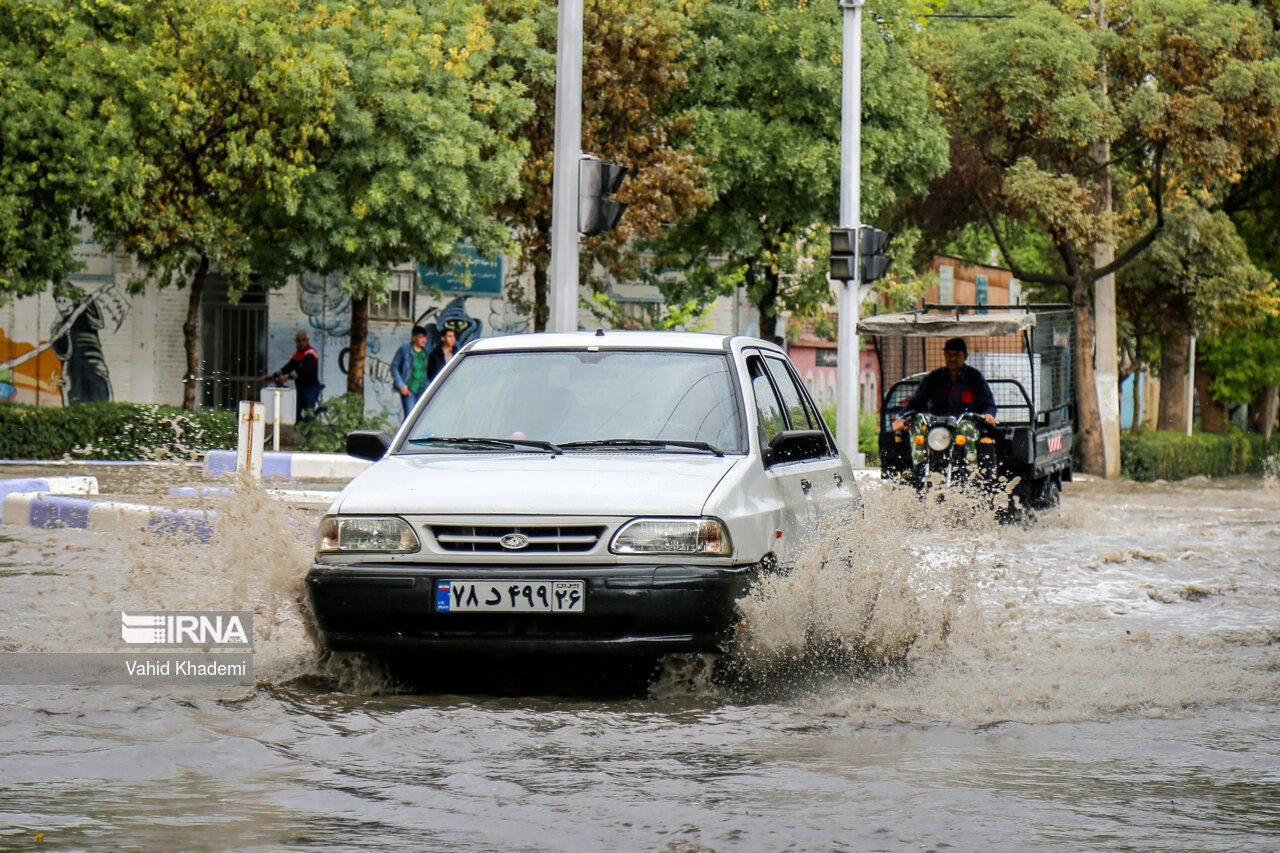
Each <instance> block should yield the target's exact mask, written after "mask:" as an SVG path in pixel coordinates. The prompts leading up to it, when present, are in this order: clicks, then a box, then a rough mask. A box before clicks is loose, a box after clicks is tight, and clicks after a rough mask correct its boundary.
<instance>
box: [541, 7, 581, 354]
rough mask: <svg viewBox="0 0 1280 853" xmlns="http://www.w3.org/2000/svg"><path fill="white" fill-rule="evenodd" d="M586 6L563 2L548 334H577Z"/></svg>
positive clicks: (558, 41)
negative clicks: (583, 40) (583, 44)
mask: <svg viewBox="0 0 1280 853" xmlns="http://www.w3.org/2000/svg"><path fill="white" fill-rule="evenodd" d="M582 2H583V0H560V10H559V21H558V30H557V35H556V131H555V159H554V162H553V165H552V168H553V176H552V179H551V265H550V269H549V270H548V276H549V278H550V279H551V282H550V287H548V294H547V302H548V307H549V308H550V317H549V318H548V320H547V330H548V331H551V332H576V331H577V330H578V159H579V157H580V156H581V154H582Z"/></svg>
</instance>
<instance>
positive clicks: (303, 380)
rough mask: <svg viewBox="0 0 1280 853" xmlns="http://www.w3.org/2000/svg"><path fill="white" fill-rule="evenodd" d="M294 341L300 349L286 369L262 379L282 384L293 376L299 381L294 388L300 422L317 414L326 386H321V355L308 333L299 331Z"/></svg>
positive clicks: (283, 368) (286, 365)
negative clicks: (321, 395)
mask: <svg viewBox="0 0 1280 853" xmlns="http://www.w3.org/2000/svg"><path fill="white" fill-rule="evenodd" d="M293 340H294V343H295V344H296V345H297V347H298V350H297V352H295V353H294V354H293V357H292V358H290V359H289V360H288V361H287V362H285V365H284V367H282V368H280V369H279V370H277V371H276V372H275V373H269V374H267V375H266V376H264V377H262V378H263V379H274V380H276V381H277V382H281V381H283V380H286V379H288V378H289V377H291V376H292V377H293V378H294V379H296V380H297V382H296V384H295V385H294V387H295V388H297V393H298V420H299V421H301V420H304V419H306V418H310V417H311V416H312V415H313V414H315V408H316V402H317V401H318V400H319V399H320V391H321V390H323V388H324V385H322V384H320V354H319V353H318V352H316V349H315V347H313V346H311V340H310V338H308V336H307V333H306V332H304V331H302V330H299V331H298V334H297V335H296V336H295V337H294V339H293Z"/></svg>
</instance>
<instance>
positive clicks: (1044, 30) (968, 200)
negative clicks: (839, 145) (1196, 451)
mask: <svg viewBox="0 0 1280 853" xmlns="http://www.w3.org/2000/svg"><path fill="white" fill-rule="evenodd" d="M1002 8H1006V9H1008V10H1009V11H1010V12H1011V13H1012V14H1013V17H1012V18H1009V19H1003V20H998V21H984V22H982V23H972V24H959V25H955V26H951V27H947V28H945V29H944V28H941V27H935V28H931V30H930V32H931V33H932V34H933V36H934V37H935V38H936V39H937V43H936V45H935V47H934V49H932V50H930V51H928V53H927V54H922V55H925V56H927V57H929V67H930V71H931V74H932V77H933V79H934V80H935V81H936V84H937V97H938V99H939V102H940V103H941V105H942V108H943V110H944V112H945V114H946V117H947V123H948V127H949V129H950V131H951V136H952V152H953V157H952V164H953V166H952V171H951V172H950V173H949V174H948V176H947V178H946V183H948V184H949V192H948V196H949V197H950V198H951V199H953V200H963V205H964V206H963V207H956V208H953V209H954V210H955V213H956V214H958V215H960V216H962V220H963V221H970V220H978V221H985V222H986V223H987V224H988V226H989V227H990V228H991V229H992V232H993V236H994V237H995V238H996V240H997V243H998V244H999V245H1000V246H1001V252H1002V255H1003V257H1004V260H1005V264H1006V266H1009V267H1010V268H1011V269H1012V270H1013V272H1014V274H1015V275H1016V276H1017V277H1018V278H1019V279H1021V280H1023V281H1026V282H1030V283H1039V284H1045V285H1059V286H1062V287H1064V288H1065V289H1066V290H1067V292H1068V295H1069V299H1070V301H1071V303H1072V305H1073V308H1074V312H1075V316H1076V322H1077V349H1076V353H1075V355H1076V357H1075V358H1074V359H1073V364H1074V369H1075V377H1074V379H1075V385H1076V388H1077V393H1078V402H1079V409H1078V414H1079V420H1080V436H1079V438H1080V445H1081V452H1082V455H1083V457H1084V467H1085V470H1086V471H1090V472H1093V473H1101V472H1102V471H1103V470H1104V468H1103V458H1102V434H1101V421H1100V417H1099V410H1098V401H1097V398H1096V395H1095V394H1093V393H1091V389H1093V388H1094V387H1095V382H1094V367H1093V360H1092V352H1093V346H1094V342H1095V327H1094V316H1093V288H1094V284H1095V282H1097V281H1098V279H1100V278H1102V277H1103V276H1105V275H1108V274H1111V273H1114V272H1116V271H1118V270H1120V269H1122V268H1124V267H1125V266H1126V265H1127V264H1129V263H1130V262H1132V261H1133V260H1134V259H1135V258H1136V257H1138V255H1139V254H1140V253H1141V252H1142V251H1143V250H1144V249H1145V248H1146V247H1147V246H1149V245H1150V244H1151V242H1152V241H1153V240H1154V239H1155V236H1156V234H1157V232H1158V230H1159V229H1160V227H1161V226H1162V225H1163V222H1164V210H1165V206H1166V194H1167V193H1168V192H1169V191H1170V190H1171V189H1172V190H1174V191H1179V190H1181V189H1182V188H1185V187H1208V188H1218V187H1221V186H1223V185H1224V184H1225V183H1226V182H1229V181H1231V180H1233V179H1234V178H1236V177H1237V176H1238V175H1239V174H1240V173H1241V172H1242V171H1243V170H1244V169H1246V168H1247V167H1248V166H1249V165H1250V164H1251V163H1252V162H1254V161H1256V160H1257V159H1258V158H1259V157H1260V156H1262V155H1263V154H1264V152H1266V151H1268V150H1270V149H1271V148H1272V146H1273V144H1274V140H1275V138H1276V135H1277V131H1278V130H1280V85H1278V84H1280V66H1278V65H1277V62H1276V58H1275V50H1274V47H1275V45H1274V35H1273V33H1274V27H1273V25H1272V22H1271V21H1270V19H1269V18H1267V17H1266V15H1265V14H1264V13H1263V12H1261V11H1259V10H1257V9H1253V8H1249V7H1247V6H1241V5H1235V4H1227V3H1215V2H1212V0H1131V2H1123V3H1121V2H1117V3H1109V4H1107V18H1108V19H1109V20H1111V21H1112V22H1114V23H1113V24H1112V25H1111V26H1110V28H1100V27H1098V26H1097V24H1096V19H1095V18H1093V17H1092V16H1091V14H1090V6H1089V4H1086V3H1085V2H1084V1H1083V0H1074V2H1067V3H1062V4H1054V5H1050V4H1044V3H1027V2H1022V0H1014V2H1009V3H1006V4H1002ZM1104 59H1105V63H1104ZM1104 83H1105V85H1104ZM1107 141H1109V142H1110V151H1111V152H1112V153H1111V159H1110V160H1109V161H1108V162H1107V163H1105V164H1103V167H1100V165H1099V163H1098V160H1097V159H1096V156H1097V152H1098V150H1099V149H1098V146H1099V144H1100V143H1102V142H1107ZM1112 177H1114V178H1115V184H1114V193H1113V195H1114V198H1115V200H1116V205H1115V212H1114V213H1108V212H1107V211H1108V210H1109V208H1110V205H1109V204H1107V199H1108V198H1110V197H1112V192H1113V191H1112V189H1111V187H1112V185H1111V183H1110V181H1111V178H1112ZM1023 221H1030V222H1033V223H1035V224H1036V225H1037V227H1038V228H1040V229H1042V230H1043V231H1044V233H1046V234H1047V235H1048V236H1049V237H1050V239H1051V240H1052V242H1053V245H1054V248H1055V250H1056V253H1057V255H1058V262H1059V264H1060V266H1059V268H1058V270H1056V271H1054V272H1052V273H1045V272H1038V271H1034V270H1030V269H1025V268H1023V267H1022V266H1020V265H1019V263H1018V262H1017V259H1016V258H1015V257H1013V255H1012V253H1011V251H1010V249H1009V245H1008V241H1006V239H1005V237H1004V235H1003V233H1002V231H1001V229H1000V227H999V223H1008V222H1014V223H1016V222H1023ZM1116 234H1121V235H1127V238H1128V239H1127V240H1126V242H1125V243H1123V244H1122V246H1121V248H1120V250H1119V251H1118V252H1116V254H1115V256H1114V260H1112V261H1111V262H1110V263H1106V264H1105V265H1102V266H1096V265H1095V264H1094V263H1093V261H1092V250H1093V248H1094V246H1095V245H1096V244H1099V243H1102V242H1111V241H1112V240H1113V239H1114V236H1115V235H1116Z"/></svg>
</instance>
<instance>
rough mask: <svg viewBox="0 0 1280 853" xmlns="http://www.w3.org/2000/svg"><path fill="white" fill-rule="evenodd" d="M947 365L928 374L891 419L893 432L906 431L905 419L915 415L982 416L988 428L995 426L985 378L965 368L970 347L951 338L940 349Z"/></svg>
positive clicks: (993, 405)
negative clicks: (916, 413) (924, 413)
mask: <svg viewBox="0 0 1280 853" xmlns="http://www.w3.org/2000/svg"><path fill="white" fill-rule="evenodd" d="M942 357H943V359H945V361H946V364H945V365H944V366H943V367H939V368H938V369H937V370H933V371H930V373H929V374H928V375H927V376H925V378H924V380H923V381H922V382H921V383H920V385H919V387H917V388H916V392H915V393H914V394H912V395H911V399H909V400H907V402H906V403H904V404H903V405H902V408H901V409H900V410H899V411H898V414H897V415H896V416H895V417H894V419H893V423H892V426H893V429H894V432H902V431H903V430H904V429H906V428H907V422H906V418H907V417H908V416H910V415H911V414H913V413H915V412H926V411H927V412H928V413H929V414H931V415H942V416H951V417H959V416H960V415H963V414H965V413H966V412H974V413H976V414H979V415H981V416H982V419H983V420H984V421H986V422H987V424H988V425H989V426H995V423H996V400H995V397H994V396H993V395H992V393H991V386H990V385H988V384H987V380H986V377H984V376H983V375H982V371H980V370H978V369H977V368H976V367H970V366H969V365H967V364H965V362H966V361H967V360H968V358H969V347H968V345H967V344H966V343H965V342H964V338H951V339H949V340H948V341H947V342H946V344H944V345H943V348H942Z"/></svg>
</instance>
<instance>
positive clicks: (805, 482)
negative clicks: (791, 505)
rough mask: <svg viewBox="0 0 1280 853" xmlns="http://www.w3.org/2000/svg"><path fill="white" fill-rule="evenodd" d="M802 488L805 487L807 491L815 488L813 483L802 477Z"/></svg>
mask: <svg viewBox="0 0 1280 853" xmlns="http://www.w3.org/2000/svg"><path fill="white" fill-rule="evenodd" d="M800 488H802V489H804V490H805V491H806V492H807V491H809V490H810V489H812V488H813V483H810V482H809V481H808V480H806V479H803V478H801V480H800Z"/></svg>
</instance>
